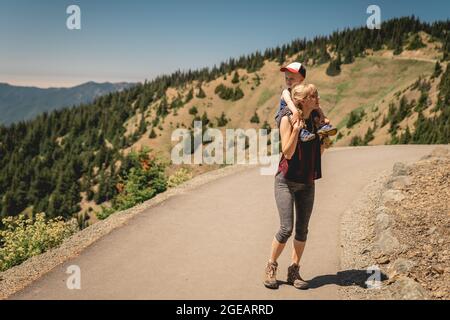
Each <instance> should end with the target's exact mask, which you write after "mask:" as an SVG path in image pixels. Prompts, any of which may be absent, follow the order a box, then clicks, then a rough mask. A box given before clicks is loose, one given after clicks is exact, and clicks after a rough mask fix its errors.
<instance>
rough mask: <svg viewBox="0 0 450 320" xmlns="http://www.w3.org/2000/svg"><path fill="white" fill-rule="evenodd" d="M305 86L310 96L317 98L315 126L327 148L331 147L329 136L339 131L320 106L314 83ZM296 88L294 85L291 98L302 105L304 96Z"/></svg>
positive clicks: (295, 103) (298, 104) (297, 104)
mask: <svg viewBox="0 0 450 320" xmlns="http://www.w3.org/2000/svg"><path fill="white" fill-rule="evenodd" d="M304 87H305V88H306V92H308V93H309V94H308V96H310V97H311V98H312V99H314V100H315V101H314V102H315V108H314V109H313V110H316V111H317V113H315V114H314V115H313V117H314V118H313V121H314V126H315V128H316V130H317V133H318V134H319V136H320V138H321V142H322V144H323V145H324V146H325V148H329V147H330V146H331V140H330V138H329V137H330V136H334V135H335V134H336V133H337V129H336V128H334V127H332V126H331V125H330V124H329V120H328V119H327V118H326V117H325V115H324V114H323V111H322V109H321V108H320V97H319V92H318V90H317V88H316V86H315V85H313V84H307V85H305V86H304ZM296 89H297V88H296V87H294V88H293V90H291V92H292V97H291V98H292V101H293V103H294V105H295V106H300V103H299V102H300V100H301V99H302V96H301V95H298V90H296Z"/></svg>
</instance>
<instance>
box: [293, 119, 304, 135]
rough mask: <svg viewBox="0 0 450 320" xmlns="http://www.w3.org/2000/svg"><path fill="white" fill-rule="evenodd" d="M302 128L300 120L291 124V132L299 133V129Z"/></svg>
mask: <svg viewBox="0 0 450 320" xmlns="http://www.w3.org/2000/svg"><path fill="white" fill-rule="evenodd" d="M301 128H303V124H302V121H301V120H298V119H297V120H296V121H295V122H294V123H293V124H292V130H293V131H295V132H297V133H298V132H299V131H300V129H301Z"/></svg>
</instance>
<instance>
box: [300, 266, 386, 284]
mask: <svg viewBox="0 0 450 320" xmlns="http://www.w3.org/2000/svg"><path fill="white" fill-rule="evenodd" d="M371 274H372V273H371V272H367V270H356V269H352V270H345V271H339V272H338V273H337V274H327V275H322V276H317V277H315V278H313V279H311V280H309V281H308V283H309V288H310V289H316V288H320V287H322V286H326V285H328V284H334V285H338V286H341V287H349V286H359V287H361V288H364V289H366V288H367V284H366V281H367V280H368V278H369V277H370V276H371ZM380 277H381V279H380V280H381V281H384V280H387V279H388V277H387V276H386V274H384V273H383V272H381V274H380Z"/></svg>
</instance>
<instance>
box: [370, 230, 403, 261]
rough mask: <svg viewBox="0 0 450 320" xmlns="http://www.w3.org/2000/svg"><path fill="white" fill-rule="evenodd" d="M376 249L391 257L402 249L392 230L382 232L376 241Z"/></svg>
mask: <svg viewBox="0 0 450 320" xmlns="http://www.w3.org/2000/svg"><path fill="white" fill-rule="evenodd" d="M374 248H375V249H378V250H379V251H380V252H381V253H382V254H383V255H389V254H392V253H394V252H396V251H397V250H398V249H399V248H400V242H399V241H398V239H397V238H396V237H394V236H393V235H392V232H391V230H390V229H387V230H384V231H382V232H380V234H379V235H378V237H377V240H376V241H375V244H374Z"/></svg>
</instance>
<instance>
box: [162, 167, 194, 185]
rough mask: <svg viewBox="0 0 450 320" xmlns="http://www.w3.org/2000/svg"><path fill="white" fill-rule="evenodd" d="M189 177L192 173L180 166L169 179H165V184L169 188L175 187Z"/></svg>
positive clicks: (190, 177)
mask: <svg viewBox="0 0 450 320" xmlns="http://www.w3.org/2000/svg"><path fill="white" fill-rule="evenodd" d="M190 179H192V173H190V172H189V171H188V170H187V169H185V168H180V169H178V170H177V171H176V172H175V173H174V174H172V175H171V176H169V179H168V181H167V186H168V187H169V188H173V187H176V186H178V185H180V184H182V183H183V182H185V181H188V180H190Z"/></svg>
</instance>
